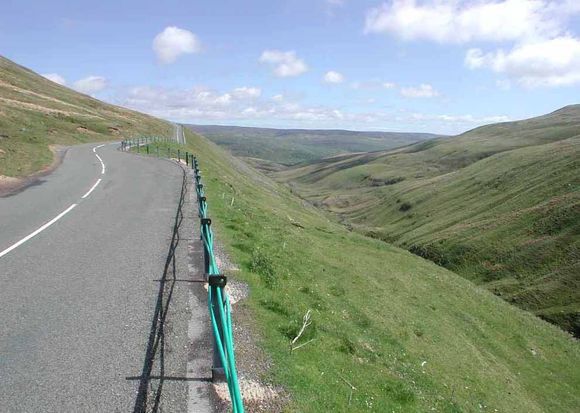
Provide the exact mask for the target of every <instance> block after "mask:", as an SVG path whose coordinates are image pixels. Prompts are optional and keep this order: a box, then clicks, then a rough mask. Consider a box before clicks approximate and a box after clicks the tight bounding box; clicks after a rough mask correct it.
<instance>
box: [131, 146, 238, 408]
mask: <svg viewBox="0 0 580 413" xmlns="http://www.w3.org/2000/svg"><path fill="white" fill-rule="evenodd" d="M168 142H171V140H170V139H167V138H159V137H143V138H136V139H130V140H124V141H122V142H121V150H123V151H128V150H130V149H131V148H136V151H137V152H138V153H140V152H141V149H143V151H144V153H147V154H148V155H149V154H151V153H150V148H149V145H150V144H156V145H155V146H154V149H157V150H156V155H157V157H159V156H160V153H159V145H158V144H159V143H168ZM174 153H175V155H176V158H177V160H178V161H180V160H181V151H180V150H179V149H178V150H176V151H172V150H171V149H170V148H169V147H168V148H167V157H168V158H171V157H172V155H173V154H174ZM163 155H165V154H162V155H161V156H163ZM183 155H184V158H185V162H186V164H187V165H188V166H189V165H191V168H192V169H193V171H194V179H195V190H196V193H197V201H198V214H199V218H200V232H201V240H202V242H203V249H204V265H205V272H206V274H207V280H208V307H209V313H210V318H211V327H212V332H213V337H214V346H213V347H214V350H213V352H214V354H213V366H212V379H213V380H214V381H220V380H222V379H224V380H225V381H226V382H227V385H228V390H229V393H230V399H231V401H232V410H233V413H243V412H244V404H243V399H242V394H241V391H240V385H239V382H238V373H237V371H236V358H235V351H234V334H233V326H232V311H231V305H230V300H229V297H228V294H227V292H226V291H225V286H226V283H227V277H226V276H225V275H222V274H220V271H219V268H218V265H217V262H216V259H215V254H214V250H213V231H212V229H211V219H210V218H209V217H208V212H207V210H208V205H207V198H206V196H205V192H204V190H203V183H202V182H201V172H200V170H199V164H198V162H197V158H196V157H195V156H194V155H193V154H190V153H189V152H185V153H183Z"/></svg>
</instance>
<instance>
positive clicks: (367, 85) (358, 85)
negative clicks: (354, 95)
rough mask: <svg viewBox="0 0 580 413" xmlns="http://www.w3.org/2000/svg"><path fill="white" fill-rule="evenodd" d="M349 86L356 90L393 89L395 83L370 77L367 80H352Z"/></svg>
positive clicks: (395, 85)
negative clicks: (370, 78)
mask: <svg viewBox="0 0 580 413" xmlns="http://www.w3.org/2000/svg"><path fill="white" fill-rule="evenodd" d="M350 87H351V88H353V89H356V90H362V89H368V90H377V89H394V88H395V87H397V84H396V83H393V82H384V81H382V80H379V79H372V80H367V81H364V82H358V81H357V82H352V83H351V84H350Z"/></svg>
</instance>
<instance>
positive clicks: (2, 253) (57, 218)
mask: <svg viewBox="0 0 580 413" xmlns="http://www.w3.org/2000/svg"><path fill="white" fill-rule="evenodd" d="M103 146H105V144H102V145H99V146H95V147H94V148H93V152H94V154H95V156H96V157H97V159H98V160H99V162H100V163H101V175H104V174H105V163H104V162H103V160H102V159H101V157H100V156H99V155H98V154H97V149H99V148H101V147H103ZM101 181H102V179H101V178H99V179H98V180H97V182H95V184H94V185H93V186H92V188H91V189H89V191H88V192H87V193H86V194H84V195H83V196H82V197H81V199H85V198H87V197H88V196H89V195H90V194H91V192H93V191H94V190H95V188H96V187H97V186H98V185H99V184H100V183H101ZM77 205H78V204H72V205H71V206H70V207H68V208H67V209H66V210H64V211H63V212H61V213H60V214H58V215H57V216H56V217H54V218H53V219H52V220H50V221H49V222H47V223H46V224H44V225H43V226H41V227H40V228H38V229H37V230H36V231H34V232H33V233H32V234H30V235H27V236H26V237H24V238H22V239H21V240H20V241H18V242H17V243H15V244H13V245H11V246H10V247H8V248H6V249H5V250H4V251H2V252H0V258H1V257H3V256H4V255H6V254H8V253H9V252H10V251H12V250H13V249H15V248H18V247H19V246H21V245H22V244H24V243H25V242H26V241H28V240H29V239H31V238H33V237H35V236H36V235H38V234H40V233H41V232H42V231H44V230H45V229H47V228H48V227H50V226H51V225H52V224H54V223H55V222H56V221H58V220H59V219H61V218H62V217H63V216H65V215H66V214H68V213H69V212H70V211H71V210H72V209H73V208H74V207H76V206H77Z"/></svg>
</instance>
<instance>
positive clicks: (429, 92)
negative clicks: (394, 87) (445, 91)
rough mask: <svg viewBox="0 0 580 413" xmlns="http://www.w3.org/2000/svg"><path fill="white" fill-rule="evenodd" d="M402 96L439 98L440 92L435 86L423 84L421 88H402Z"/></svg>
mask: <svg viewBox="0 0 580 413" xmlns="http://www.w3.org/2000/svg"><path fill="white" fill-rule="evenodd" d="M401 95H403V96H404V97H406V98H433V97H437V96H439V92H438V91H437V90H435V88H434V87H433V86H431V85H429V84H426V83H423V84H420V85H419V86H414V87H403V88H401Z"/></svg>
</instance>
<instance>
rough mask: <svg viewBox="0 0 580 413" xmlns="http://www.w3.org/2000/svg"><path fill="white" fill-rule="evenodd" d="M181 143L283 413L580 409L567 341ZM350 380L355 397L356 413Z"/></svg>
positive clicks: (232, 164) (194, 141)
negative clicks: (294, 344)
mask: <svg viewBox="0 0 580 413" xmlns="http://www.w3.org/2000/svg"><path fill="white" fill-rule="evenodd" d="M186 136H187V140H188V147H187V148H188V150H190V151H192V152H194V153H195V154H196V155H197V156H198V159H199V162H200V167H201V169H202V174H203V177H204V184H205V189H206V193H207V196H208V201H209V211H210V216H211V217H212V219H213V226H214V230H215V232H216V235H217V237H218V238H219V239H220V240H221V241H222V242H223V243H224V244H225V247H226V249H227V250H228V252H229V253H230V254H231V256H232V257H233V258H234V259H235V261H236V262H237V263H238V264H239V266H240V271H239V273H236V277H239V278H240V279H241V280H243V281H245V282H247V283H248V284H249V285H250V288H251V292H250V296H249V298H248V299H247V300H245V301H244V302H243V303H242V304H239V305H243V306H246V307H247V308H248V309H249V310H250V312H251V314H252V315H253V317H254V318H255V320H256V325H257V326H258V329H259V334H260V336H261V341H260V343H259V344H260V345H261V347H262V348H263V349H264V350H265V351H266V352H267V354H268V356H269V357H270V358H271V360H272V361H273V363H272V364H273V367H272V370H271V372H270V373H269V374H268V375H267V376H266V379H268V380H271V381H273V382H274V383H276V384H281V385H283V386H284V387H285V388H286V389H287V390H288V391H289V392H290V393H291V395H292V401H291V404H290V406H288V408H287V410H288V411H299V412H320V411H337V412H339V411H377V412H391V411H395V412H426V411H439V412H481V411H489V412H494V411H496V410H495V409H497V411H500V412H526V413H528V412H573V411H576V410H577V407H578V405H579V403H580V395H579V394H578V392H577V389H578V386H580V371H579V370H578V369H577V368H576V366H577V365H578V362H579V361H580V352H579V347H578V344H577V342H575V341H574V340H573V339H572V338H571V337H570V336H568V335H566V334H565V333H563V332H562V331H561V330H559V329H558V328H557V327H554V326H552V325H550V324H548V323H546V322H544V321H542V320H540V319H538V318H536V317H534V316H532V315H531V314H529V313H527V312H524V311H522V310H519V309H517V308H516V307H514V306H511V305H508V304H507V303H505V302H504V301H502V300H501V299H499V298H497V297H495V296H494V295H493V294H491V293H489V292H488V291H486V290H484V289H481V288H479V287H477V286H475V285H474V284H473V283H471V282H469V281H467V280H465V279H464V278H462V277H460V276H458V275H456V274H454V273H453V272H451V271H448V270H446V269H443V268H441V267H438V266H436V265H435V264H433V263H431V262H429V261H427V260H424V259H422V258H419V257H417V256H415V255H413V254H411V253H409V252H407V251H405V250H403V249H399V248H397V247H394V246H391V245H388V244H386V243H384V242H381V241H378V240H375V239H372V238H369V237H365V236H362V235H360V234H358V233H355V232H349V231H347V230H346V229H345V228H344V227H343V226H342V225H339V224H337V223H335V222H333V221H332V220H329V219H328V218H327V217H326V216H325V215H324V214H323V213H321V212H320V211H319V210H317V209H316V208H314V207H312V206H310V205H309V204H306V203H304V202H303V201H301V200H300V199H298V198H296V197H295V196H293V195H292V194H291V193H290V192H289V191H288V190H287V189H286V188H285V187H283V186H280V185H279V184H276V183H274V182H273V181H271V180H270V179H268V178H266V177H265V176H263V175H262V174H260V173H258V172H256V171H255V170H253V169H251V168H250V167H248V166H247V165H246V164H244V163H243V162H241V161H239V160H236V159H234V158H232V157H231V156H230V155H228V154H227V153H226V152H225V151H224V150H223V149H221V148H218V147H217V146H215V145H214V144H212V143H210V142H209V141H207V140H206V139H204V138H202V137H200V136H196V135H193V134H191V133H190V132H187V134H186ZM232 199H233V203H232ZM295 224H299V225H295ZM301 227H303V228H301ZM308 309H311V310H312V311H313V315H312V319H313V324H312V325H311V326H310V327H308V329H307V330H306V333H305V335H304V336H303V338H301V339H300V340H299V342H298V343H305V342H307V341H308V340H311V339H313V340H314V341H312V342H310V343H309V344H306V345H305V346H304V347H302V348H300V349H298V350H296V351H294V352H292V353H291V352H290V351H289V344H290V341H291V339H292V338H293V337H294V336H295V334H296V332H297V331H298V329H299V328H300V325H301V320H302V317H303V316H304V314H305V313H306V311H307V310H308ZM242 374H243V372H242ZM345 381H348V382H350V383H352V385H353V386H355V387H356V390H354V391H353V393H352V400H351V402H350V404H349V395H350V387H349V385H348V384H346V382H345Z"/></svg>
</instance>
